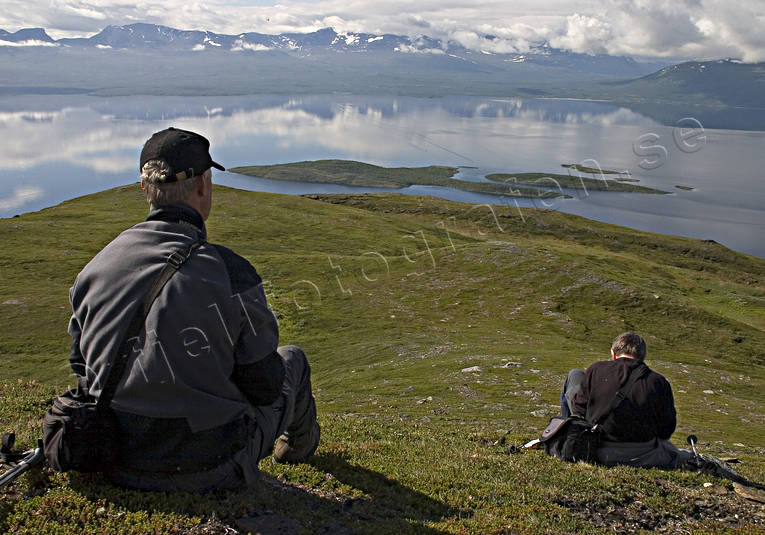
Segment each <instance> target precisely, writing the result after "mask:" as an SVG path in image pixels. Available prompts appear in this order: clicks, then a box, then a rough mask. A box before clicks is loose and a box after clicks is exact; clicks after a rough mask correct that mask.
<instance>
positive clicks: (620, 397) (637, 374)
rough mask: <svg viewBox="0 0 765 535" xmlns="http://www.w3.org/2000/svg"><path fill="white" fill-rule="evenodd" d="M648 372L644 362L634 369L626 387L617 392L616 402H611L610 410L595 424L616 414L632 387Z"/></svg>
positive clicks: (625, 384)
mask: <svg viewBox="0 0 765 535" xmlns="http://www.w3.org/2000/svg"><path fill="white" fill-rule="evenodd" d="M647 371H648V366H646V365H645V363H644V362H641V363H640V364H638V365H637V366H635V367H634V368H632V371H631V372H630V375H629V377H627V382H625V383H624V385H623V386H622V387H621V388H620V389H619V390H617V391H616V395H615V396H614V400H613V401H612V402H611V406H610V407H608V410H607V411H606V412H605V413H603V414H601V415H600V417H599V418H598V419H597V421H596V422H594V423H595V424H600V423H601V422H603V420H605V419H606V417H607V416H608V415H609V414H611V413H612V412H614V410H616V407H618V406H619V405H621V403H622V401H624V398H626V397H627V396H628V395H629V393H630V391H631V390H632V387H633V386H634V385H635V383H636V382H637V380H638V379H640V378H641V377H642V376H643V375H644V374H645V373H646V372H647Z"/></svg>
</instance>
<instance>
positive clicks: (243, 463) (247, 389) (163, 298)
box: [69, 128, 319, 491]
mask: <svg viewBox="0 0 765 535" xmlns="http://www.w3.org/2000/svg"><path fill="white" fill-rule="evenodd" d="M209 146H210V144H209V142H208V141H207V139H205V138H204V137H202V136H200V135H198V134H195V133H193V132H187V131H184V130H177V129H173V128H169V129H167V130H163V131H161V132H157V133H156V134H154V135H153V136H152V138H151V139H149V140H148V141H147V142H146V144H145V145H144V148H143V151H142V152H141V162H140V164H141V165H140V170H141V187H142V188H143V189H144V191H145V192H146V197H147V199H148V201H149V202H150V204H151V210H150V212H149V215H148V217H147V219H146V221H144V222H141V223H138V224H137V225H135V226H133V227H131V228H129V229H127V230H125V231H124V232H122V233H121V234H120V235H119V236H117V237H116V238H115V239H114V240H113V241H112V242H111V243H109V244H108V245H107V246H106V247H104V248H103V249H102V250H101V251H100V252H99V253H98V254H97V255H96V256H95V257H94V258H93V259H92V260H91V261H90V262H89V263H88V264H87V265H86V266H85V267H84V268H83V270H82V272H81V273H80V274H79V275H78V276H77V279H76V281H75V283H74V286H73V287H72V289H71V292H70V298H71V302H72V310H73V314H72V319H71V321H70V324H69V332H70V334H71V336H72V353H71V357H70V361H71V366H72V369H73V370H74V372H75V374H77V375H78V376H80V377H84V378H85V379H86V381H87V386H88V389H89V391H90V393H91V394H93V395H94V396H96V397H98V396H99V394H100V393H101V391H102V389H103V385H104V384H105V379H104V378H105V377H106V375H107V370H108V369H109V366H110V364H109V363H110V362H114V355H115V354H116V352H117V351H118V350H119V348H120V346H121V345H122V341H123V338H125V335H126V331H127V329H128V325H129V324H130V323H131V320H132V318H133V317H134V316H135V315H136V311H137V309H138V307H139V305H140V304H141V302H142V300H143V299H144V296H145V295H146V294H147V293H148V292H149V288H150V287H151V286H152V285H153V283H154V281H155V280H156V279H157V276H158V274H159V272H160V271H161V270H162V268H163V266H164V265H165V264H166V263H167V261H168V257H169V256H170V255H171V254H173V253H176V252H178V251H182V250H184V249H186V250H188V249H189V248H190V246H191V245H192V244H194V243H199V244H200V245H199V247H198V248H196V249H195V250H194V251H193V253H192V254H191V256H190V257H189V258H188V260H187V261H186V262H185V263H184V264H183V265H181V266H180V268H179V269H178V272H177V273H176V274H175V275H174V276H173V277H172V278H171V279H170V280H169V282H167V284H166V285H165V286H164V287H163V289H162V290H161V292H160V293H159V294H158V296H157V298H156V300H155V301H154V303H153V305H152V306H151V308H150V309H149V312H148V315H147V316H146V320H145V323H144V325H143V327H142V328H141V330H140V334H139V336H137V337H136V338H135V340H134V341H133V340H131V342H132V343H131V344H130V347H132V354H128V355H127V358H128V361H127V367H126V370H125V372H124V373H123V375H122V379H121V381H120V382H119V383H118V387H117V389H116V391H115V393H114V396H113V398H112V401H111V407H112V409H114V411H115V413H116V415H117V418H118V421H119V424H120V427H121V430H122V432H121V436H120V440H121V451H120V459H119V462H118V464H117V465H116V466H114V467H112V470H111V471H110V473H109V476H110V477H111V479H112V480H113V481H114V482H115V483H117V484H121V485H125V486H128V487H134V488H139V489H146V490H159V491H163V490H182V491H200V490H212V489H226V488H237V487H242V486H245V485H251V484H253V483H254V482H256V481H257V480H258V461H259V460H260V459H262V458H263V457H265V456H267V455H270V454H271V452H272V451H273V452H274V459H275V460H276V461H280V462H296V461H300V460H302V459H305V458H306V457H308V456H310V455H311V454H312V453H313V452H314V451H315V450H316V447H317V445H318V442H319V426H318V423H317V421H316V405H315V403H314V398H313V395H312V393H311V380H310V368H309V366H308V361H307V360H306V357H305V355H304V354H303V352H302V351H301V350H300V349H299V348H297V347H295V346H283V347H278V342H279V331H278V325H277V322H276V318H275V317H274V315H273V313H272V312H271V311H270V310H269V308H268V304H267V303H266V297H265V293H264V291H263V285H262V283H261V279H260V276H259V275H258V273H257V272H256V271H255V268H254V267H253V266H252V265H251V264H250V262H248V261H247V260H246V259H244V258H242V257H241V256H239V255H237V254H236V253H234V252H233V251H231V250H230V249H227V248H226V247H223V246H221V245H215V244H211V243H208V242H207V231H206V228H205V221H206V219H207V217H208V215H209V214H210V209H211V205H212V178H211V177H212V174H211V168H212V167H215V168H217V169H223V167H222V166H220V165H219V164H217V163H215V162H214V161H213V160H212V158H211V157H210V154H209ZM129 353H130V352H129ZM275 443H276V445H275V446H274V444H275Z"/></svg>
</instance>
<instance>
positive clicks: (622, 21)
mask: <svg viewBox="0 0 765 535" xmlns="http://www.w3.org/2000/svg"><path fill="white" fill-rule="evenodd" d="M3 7H4V9H3V10H2V12H0V28H4V29H6V30H9V31H15V30H18V29H20V28H25V27H44V28H46V29H47V30H48V32H49V34H50V35H51V36H53V37H54V38H59V37H64V36H75V35H77V36H89V35H92V34H94V33H96V32H98V31H100V30H101V29H102V28H103V27H104V26H106V25H108V24H116V25H124V24H131V23H134V22H149V23H154V24H164V25H167V26H171V27H175V28H179V29H201V30H210V31H214V32H220V33H228V34H239V33H242V32H249V31H255V32H261V33H270V34H278V33H284V32H310V31H315V30H318V29H320V28H324V27H333V28H334V29H335V30H336V31H338V32H353V33H358V32H365V33H372V34H383V33H396V34H405V35H409V36H410V37H417V36H420V35H428V36H431V37H434V38H441V39H453V40H455V41H457V42H460V43H461V44H463V45H465V46H469V47H471V48H474V49H475V50H484V51H487V52H521V53H522V52H524V51H526V50H527V49H528V48H529V47H530V46H532V45H534V44H539V43H541V42H544V41H547V42H549V43H550V44H551V45H553V46H557V47H561V48H565V49H568V50H571V51H574V52H583V53H590V54H594V53H601V52H606V53H609V54H629V55H642V56H667V57H696V58H698V59H712V58H720V57H739V58H741V59H743V60H745V61H765V32H763V31H762V28H763V27H765V2H763V1H762V0H737V1H736V2H732V1H730V0H674V1H673V2H667V1H666V0H579V1H577V2H570V1H564V0H536V1H532V0H514V1H513V2H507V1H506V0H476V1H474V2H467V1H466V0H418V2H415V3H412V2H410V1H409V0H388V1H386V2H378V1H373V0H282V1H281V2H279V3H276V2H273V3H271V2H268V1H265V0H262V1H253V2H245V1H241V0H210V1H205V2H202V1H200V0H135V1H134V2H132V3H126V2H123V1H122V0H57V1H56V2H50V0H4V1H3Z"/></svg>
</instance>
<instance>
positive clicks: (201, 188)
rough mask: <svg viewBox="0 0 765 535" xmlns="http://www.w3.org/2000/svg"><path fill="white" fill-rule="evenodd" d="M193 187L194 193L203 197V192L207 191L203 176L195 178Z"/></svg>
mask: <svg viewBox="0 0 765 535" xmlns="http://www.w3.org/2000/svg"><path fill="white" fill-rule="evenodd" d="M194 189H195V193H196V194H197V195H198V196H199V197H204V196H205V194H206V193H207V183H206V181H205V178H204V176H202V177H201V178H198V179H197V186H196V188H194Z"/></svg>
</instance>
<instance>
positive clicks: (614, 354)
mask: <svg viewBox="0 0 765 535" xmlns="http://www.w3.org/2000/svg"><path fill="white" fill-rule="evenodd" d="M611 360H616V353H615V352H614V350H613V348H611Z"/></svg>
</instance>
